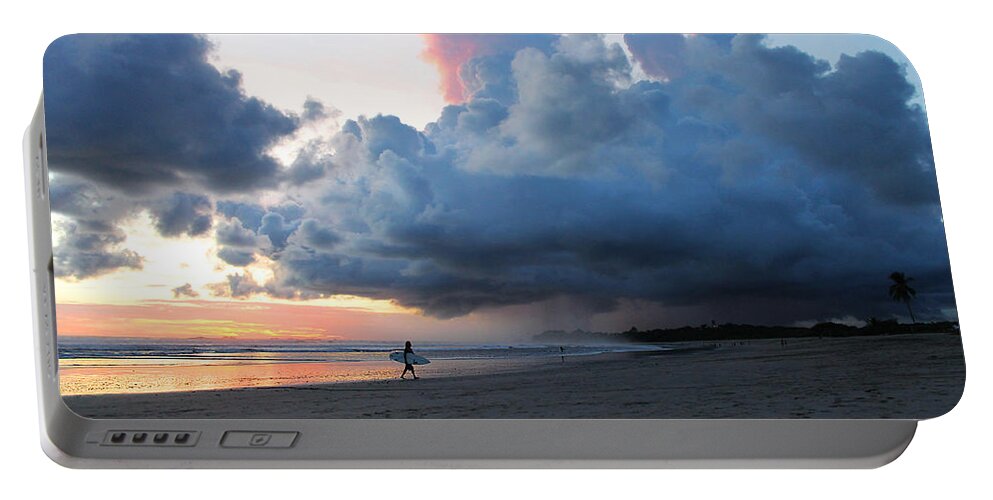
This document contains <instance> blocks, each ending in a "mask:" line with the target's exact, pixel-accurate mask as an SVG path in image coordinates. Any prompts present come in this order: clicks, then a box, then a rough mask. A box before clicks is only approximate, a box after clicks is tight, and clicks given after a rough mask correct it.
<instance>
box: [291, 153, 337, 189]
mask: <svg viewBox="0 0 993 500" xmlns="http://www.w3.org/2000/svg"><path fill="white" fill-rule="evenodd" d="M331 157H332V155H331V153H330V152H328V151H326V150H325V148H324V147H323V146H322V145H321V144H320V143H318V142H311V143H309V144H307V145H306V146H304V147H303V148H301V149H300V151H298V152H297V157H296V158H295V159H294V160H293V163H292V164H290V168H288V169H286V180H287V181H288V182H289V183H290V184H291V185H295V186H299V185H301V184H306V183H308V182H310V181H314V180H317V179H320V178H321V177H324V174H325V173H327V171H328V170H329V169H331V166H332V165H331Z"/></svg>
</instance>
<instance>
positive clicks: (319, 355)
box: [59, 337, 666, 395]
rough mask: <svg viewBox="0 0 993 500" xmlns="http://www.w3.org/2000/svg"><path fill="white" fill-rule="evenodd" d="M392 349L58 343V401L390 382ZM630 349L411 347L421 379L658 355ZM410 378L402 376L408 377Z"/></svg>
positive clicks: (367, 345) (390, 345)
mask: <svg viewBox="0 0 993 500" xmlns="http://www.w3.org/2000/svg"><path fill="white" fill-rule="evenodd" d="M402 349H403V345H402V344H398V343H396V342H292V341H278V342H277V341H272V342H230V341H228V342H224V341H210V340H196V341H183V342H179V341H159V340H149V339H139V338H134V339H106V338H79V337H66V338H60V339H59V382H60V388H61V391H62V394H63V395H82V394H122V393H158V392H179V391H196V390H212V389H236V388H247V387H278V386H288V385H304V384H322V383H344V382H358V381H369V380H386V379H390V378H396V377H398V376H399V375H400V373H401V372H402V371H403V365H402V364H399V363H395V362H392V361H390V360H389V354H390V353H391V352H393V351H396V350H402ZM665 349H666V348H665V347H661V346H647V345H636V344H604V345H567V346H558V345H545V344H468V343H445V342H418V343H416V344H415V345H414V351H415V352H416V353H417V354H420V355H421V356H424V357H427V358H428V359H430V360H431V364H429V365H425V366H419V367H417V368H416V370H417V373H418V375H419V376H421V377H438V376H467V375H485V374H488V373H499V372H506V371H515V370H521V369H527V368H530V367H533V366H535V365H538V364H543V363H556V362H557V363H565V362H567V361H573V360H575V359H576V358H577V357H580V356H593V355H598V354H605V353H620V352H634V351H646V350H665ZM408 377H409V375H408Z"/></svg>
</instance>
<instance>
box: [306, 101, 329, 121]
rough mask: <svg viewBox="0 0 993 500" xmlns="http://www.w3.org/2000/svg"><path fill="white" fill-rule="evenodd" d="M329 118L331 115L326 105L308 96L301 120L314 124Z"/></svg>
mask: <svg viewBox="0 0 993 500" xmlns="http://www.w3.org/2000/svg"><path fill="white" fill-rule="evenodd" d="M328 116H330V114H329V113H328V110H327V108H325V107H324V103H322V102H321V101H319V100H317V99H315V98H313V97H311V96H307V100H305V101H304V102H303V114H302V115H301V116H300V118H302V119H303V120H304V121H307V122H312V121H317V120H322V119H324V118H327V117H328Z"/></svg>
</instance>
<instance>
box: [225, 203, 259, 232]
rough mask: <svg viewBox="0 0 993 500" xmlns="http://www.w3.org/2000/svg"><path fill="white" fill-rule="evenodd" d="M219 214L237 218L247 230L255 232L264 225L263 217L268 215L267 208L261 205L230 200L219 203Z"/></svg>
mask: <svg viewBox="0 0 993 500" xmlns="http://www.w3.org/2000/svg"><path fill="white" fill-rule="evenodd" d="M217 212H218V213H220V214H222V215H224V216H226V217H235V218H237V219H238V220H239V221H241V223H242V225H243V226H244V227H245V229H248V230H251V231H253V232H254V231H258V229H259V226H261V225H262V216H263V215H265V214H266V211H265V208H263V207H262V206H261V205H255V204H252V203H242V202H238V201H230V200H221V201H218V202H217Z"/></svg>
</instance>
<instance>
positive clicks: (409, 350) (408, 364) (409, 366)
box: [400, 340, 417, 380]
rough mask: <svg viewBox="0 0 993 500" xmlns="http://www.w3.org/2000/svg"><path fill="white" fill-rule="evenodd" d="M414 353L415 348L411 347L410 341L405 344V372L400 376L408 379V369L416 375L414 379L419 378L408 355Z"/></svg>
mask: <svg viewBox="0 0 993 500" xmlns="http://www.w3.org/2000/svg"><path fill="white" fill-rule="evenodd" d="M408 354H414V348H413V347H411V345H410V341H409V340H408V341H407V343H406V344H405V345H404V346H403V373H401V374H400V378H401V379H404V380H406V376H407V371H408V370H409V371H410V374H411V375H413V376H414V380H417V374H416V373H414V365H413V364H411V362H410V361H409V360H408V358H407V355H408Z"/></svg>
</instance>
